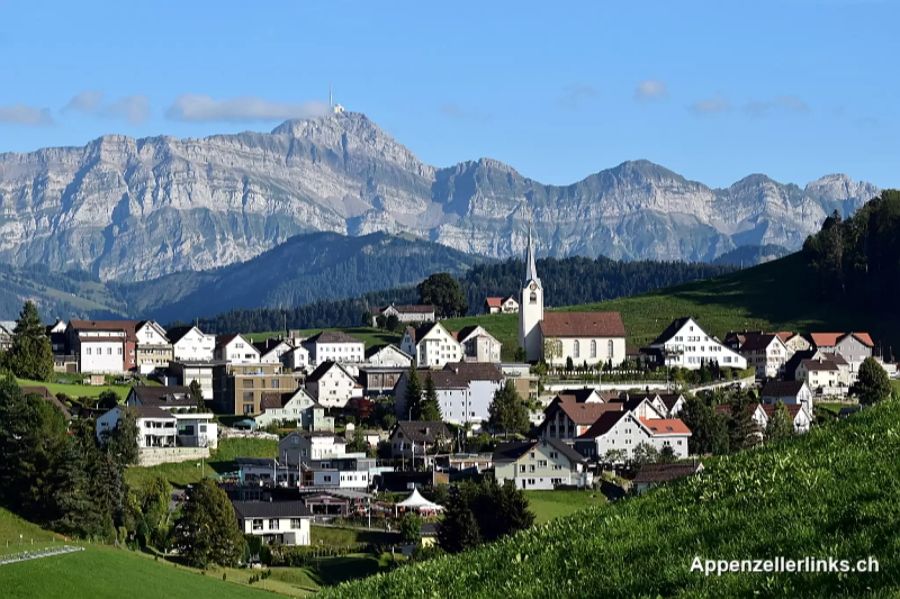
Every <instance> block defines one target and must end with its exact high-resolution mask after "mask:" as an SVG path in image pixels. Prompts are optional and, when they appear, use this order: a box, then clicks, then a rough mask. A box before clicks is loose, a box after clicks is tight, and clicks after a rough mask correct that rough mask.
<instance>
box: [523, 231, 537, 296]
mask: <svg viewBox="0 0 900 599" xmlns="http://www.w3.org/2000/svg"><path fill="white" fill-rule="evenodd" d="M528 281H535V282H537V284H538V285H540V284H541V279H540V278H539V277H538V275H537V266H536V265H535V261H534V239H532V237H531V225H529V226H528V249H527V250H526V252H525V279H524V282H525V283H528Z"/></svg>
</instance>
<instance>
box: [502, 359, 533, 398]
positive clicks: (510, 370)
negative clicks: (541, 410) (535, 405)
mask: <svg viewBox="0 0 900 599" xmlns="http://www.w3.org/2000/svg"><path fill="white" fill-rule="evenodd" d="M500 372H502V373H503V376H504V378H506V380H508V381H512V384H513V387H515V388H516V393H518V394H519V397H521V398H522V399H524V400H525V401H527V402H529V403H532V402H537V400H538V390H539V386H540V377H539V376H538V375H537V374H532V373H531V365H530V364H528V363H516V362H503V363H501V364H500Z"/></svg>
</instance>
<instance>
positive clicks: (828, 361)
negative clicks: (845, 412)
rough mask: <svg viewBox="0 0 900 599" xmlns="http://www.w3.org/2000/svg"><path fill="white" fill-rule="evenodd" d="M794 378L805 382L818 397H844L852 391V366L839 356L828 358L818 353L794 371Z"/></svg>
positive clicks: (834, 355)
mask: <svg viewBox="0 0 900 599" xmlns="http://www.w3.org/2000/svg"><path fill="white" fill-rule="evenodd" d="M794 378H795V379H796V380H798V381H803V382H804V383H806V386H807V387H809V389H810V391H812V392H813V393H814V394H816V395H822V396H833V397H844V396H846V395H847V393H848V392H849V390H850V384H851V376H850V366H849V364H847V361H846V360H844V359H843V358H842V357H841V356H840V355H839V354H833V355H830V356H826V355H825V354H822V353H821V352H818V353H817V354H816V356H815V357H814V358H811V359H808V360H803V361H802V362H800V365H799V366H797V370H796V371H794Z"/></svg>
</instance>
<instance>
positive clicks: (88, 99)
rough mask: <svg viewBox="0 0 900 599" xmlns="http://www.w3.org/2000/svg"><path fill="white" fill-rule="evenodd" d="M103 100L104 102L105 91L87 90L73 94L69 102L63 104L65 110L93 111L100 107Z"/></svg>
mask: <svg viewBox="0 0 900 599" xmlns="http://www.w3.org/2000/svg"><path fill="white" fill-rule="evenodd" d="M101 102H103V92H98V91H95V90H85V91H83V92H78V93H77V94H75V95H74V96H72V99H71V100H69V103H68V104H66V105H65V106H63V112H69V111H75V112H87V113H92V112H94V111H95V110H97V109H98V108H100V103H101Z"/></svg>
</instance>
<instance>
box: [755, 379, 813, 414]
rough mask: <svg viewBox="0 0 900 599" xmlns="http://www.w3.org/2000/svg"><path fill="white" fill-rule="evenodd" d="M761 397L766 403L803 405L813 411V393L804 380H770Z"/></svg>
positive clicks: (810, 411) (764, 386)
mask: <svg viewBox="0 0 900 599" xmlns="http://www.w3.org/2000/svg"><path fill="white" fill-rule="evenodd" d="M759 399H760V401H761V402H762V403H764V404H776V403H778V402H779V401H780V402H781V403H783V404H785V405H802V406H805V407H806V410H807V411H808V412H809V413H810V414H812V413H813V394H812V391H810V390H809V387H808V386H807V385H806V383H805V382H804V381H796V380H795V381H769V382H768V383H766V384H765V385H763V388H762V391H761V392H760V396H759Z"/></svg>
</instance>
